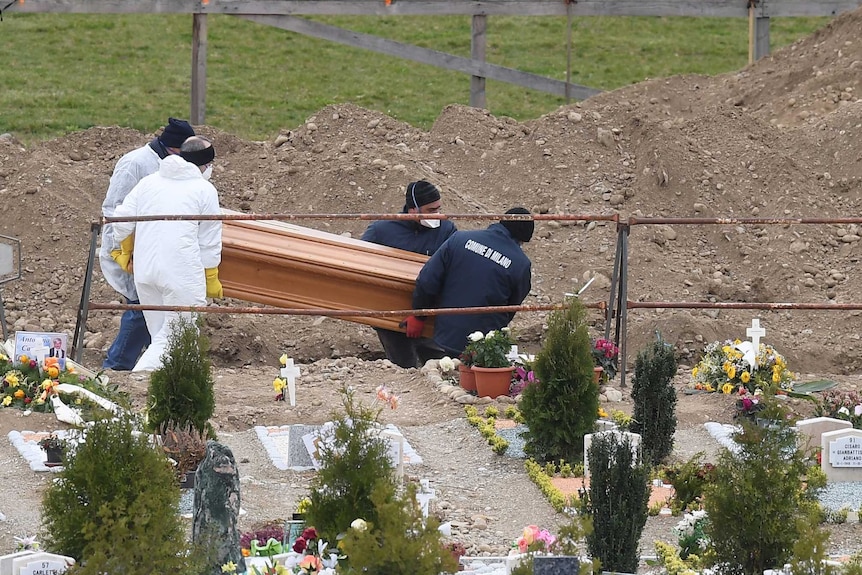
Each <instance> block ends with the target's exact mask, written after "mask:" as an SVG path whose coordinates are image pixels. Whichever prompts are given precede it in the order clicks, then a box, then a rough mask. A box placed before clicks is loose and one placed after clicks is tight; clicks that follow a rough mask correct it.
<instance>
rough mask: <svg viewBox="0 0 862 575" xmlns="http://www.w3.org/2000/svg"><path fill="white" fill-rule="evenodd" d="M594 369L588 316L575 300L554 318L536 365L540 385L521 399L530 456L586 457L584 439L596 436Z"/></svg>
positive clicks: (596, 399)
mask: <svg viewBox="0 0 862 575" xmlns="http://www.w3.org/2000/svg"><path fill="white" fill-rule="evenodd" d="M593 367H594V364H593V355H592V344H591V342H590V336H589V333H587V323H586V311H585V309H584V306H583V304H582V303H581V301H580V300H579V299H578V298H570V300H569V307H568V308H567V309H565V310H561V311H556V312H554V313H552V314H551V316H550V317H549V319H548V333H547V336H546V339H545V343H544V345H543V346H542V349H541V351H540V352H539V354H538V356H537V357H536V362H535V366H534V371H535V372H536V377H537V378H538V380H539V383H537V384H534V385H528V386H527V387H526V388H525V389H524V391H523V394H522V396H521V404H520V409H521V415H522V416H523V417H524V421H525V422H526V424H527V427H528V428H529V430H528V431H527V432H526V433H525V434H524V436H525V440H526V444H525V446H524V450H525V451H526V453H527V454H528V455H530V456H532V457H535V458H536V459H538V460H540V461H551V460H557V459H565V460H566V461H579V460H580V459H582V458H583V455H584V436H585V435H586V434H588V433H591V432H592V431H593V427H594V426H595V423H596V418H597V413H598V408H599V389H598V386H597V385H595V383H593Z"/></svg>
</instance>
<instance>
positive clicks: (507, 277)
mask: <svg viewBox="0 0 862 575" xmlns="http://www.w3.org/2000/svg"><path fill="white" fill-rule="evenodd" d="M506 213H507V214H513V215H524V216H529V215H530V212H529V210H526V209H524V208H512V209H511V210H509V211H507V212H506ZM533 229H534V223H533V221H532V220H523V221H521V220H502V221H500V222H496V223H493V224H491V225H490V226H488V227H487V228H486V229H484V230H471V231H458V232H455V234H454V235H452V237H450V238H449V239H448V240H447V241H446V243H445V244H443V245H442V246H441V247H440V249H439V250H437V251H436V252H435V253H434V255H433V256H431V259H430V260H428V261H427V262H426V263H425V265H424V266H423V267H422V270H421V271H420V272H419V277H417V278H416V287H415V288H414V289H413V309H426V308H428V309H430V308H436V309H443V308H463V307H484V306H506V305H520V304H521V303H522V302H523V301H524V298H526V297H527V294H529V293H530V274H531V263H530V259H529V258H528V257H527V255H526V254H525V253H524V251H523V250H522V249H521V245H522V244H523V243H525V242H529V241H530V239H531V238H532V237H533ZM513 317H515V314H514V313H513V312H498V313H482V314H469V315H465V314H441V315H438V316H436V318H435V320H434V343H435V344H437V345H438V346H439V347H440V348H441V351H440V356H439V357H443V356H444V355H448V356H449V357H453V358H454V357H458V356H459V355H460V354H461V352H463V351H464V348H465V347H466V346H467V336H468V335H469V334H471V333H473V332H476V331H481V332H482V333H488V332H489V331H491V330H496V329H500V328H503V327H506V326H507V325H509V322H510V321H512V318H513ZM423 327H424V318H423V317H421V316H415V315H411V316H409V317H408V318H407V337H419V336H420V335H421V333H422V328H423Z"/></svg>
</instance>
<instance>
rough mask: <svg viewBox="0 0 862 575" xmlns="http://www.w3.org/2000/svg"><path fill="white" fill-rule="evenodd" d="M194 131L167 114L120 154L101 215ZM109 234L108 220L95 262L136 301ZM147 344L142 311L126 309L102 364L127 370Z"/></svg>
mask: <svg viewBox="0 0 862 575" xmlns="http://www.w3.org/2000/svg"><path fill="white" fill-rule="evenodd" d="M194 135H195V131H194V128H192V127H191V125H190V124H189V123H188V122H186V121H185V120H178V119H176V118H168V123H167V124H166V125H165V128H164V130H162V133H161V134H160V135H158V136H156V137H155V138H153V139H152V140H151V141H150V143H149V144H147V145H145V146H142V147H140V148H138V149H136V150H132V151H131V152H129V153H128V154H126V155H124V156H123V157H122V158H120V161H119V162H117V165H116V167H115V168H114V173H113V174H112V175H111V183H110V185H109V186H108V193H107V194H106V195H105V201H104V202H102V215H103V216H107V217H111V216H113V215H114V210H116V209H117V206H119V205H120V204H122V203H123V200H124V199H126V196H127V195H128V194H129V192H131V191H132V188H134V187H135V186H136V185H137V184H138V182H140V181H141V180H143V179H144V178H146V177H147V176H149V175H150V174H155V173H156V172H157V171H159V160H161V159H162V158H166V157H167V156H169V155H171V154H179V153H180V146H182V145H183V142H185V141H186V140H187V139H188V138H189V137H190V136H194ZM113 238H114V233H113V228H112V226H111V224H105V225H104V226H102V245H101V246H100V248H99V266H100V267H101V268H102V275H103V276H105V280H106V281H107V282H108V283H109V284H111V287H113V288H114V289H115V290H117V291H118V292H119V293H120V294H122V296H123V297H124V298H125V300H126V302H127V303H130V304H137V303H140V301H138V292H137V290H135V279H134V278H133V277H132V275H131V274H129V273H127V272H126V271H125V270H123V269H121V268H120V266H118V265H117V263H116V262H115V261H114V260H113V259H112V258H111V249H112V247H113V243H114V242H113ZM127 251H131V250H130V249H129V250H127ZM148 345H150V332H149V331H147V322H146V320H144V314H143V312H141V311H140V310H131V309H130V310H126V311H125V312H123V315H122V317H121V318H120V329H119V330H118V331H117V337H115V338H114V342H113V343H112V344H111V346H110V347H109V348H108V353H107V354H106V355H105V361H104V362H103V363H102V367H103V368H104V369H113V370H116V371H128V370H130V369H132V368H133V367H135V364H136V363H137V362H138V358H139V357H141V354H142V353H143V351H144V348H145V347H147V346H148Z"/></svg>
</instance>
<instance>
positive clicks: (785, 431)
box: [704, 406, 825, 575]
mask: <svg viewBox="0 0 862 575" xmlns="http://www.w3.org/2000/svg"><path fill="white" fill-rule="evenodd" d="M779 407H780V406H779ZM776 415H777V414H776ZM774 421H783V420H782V418H781V417H780V416H779V417H777V418H776V419H775V420H774ZM741 423H742V429H743V431H742V432H741V433H739V434H737V435H736V437H735V439H736V442H737V443H738V444H739V445H740V447H741V448H740V452H739V453H732V452H730V451H729V450H726V449H725V450H723V451H722V453H721V454H720V455H719V461H718V464H717V465H716V468H715V476H714V480H713V482H712V483H709V484H707V485H706V486H704V508H705V509H706V512H707V514H708V515H709V524H708V526H707V535H708V536H709V538H710V540H711V541H712V547H713V549H714V551H715V560H716V563H718V564H722V565H723V572H726V573H728V574H729V575H741V574H750V575H760V573H763V571H764V570H765V569H770V568H774V567H780V566H781V565H784V564H785V563H787V560H788V559H789V558H790V555H791V551H792V549H793V546H794V543H795V542H797V541H798V540H799V539H800V537H801V535H802V534H803V533H805V529H807V528H806V527H805V526H806V525H811V524H813V523H816V521H817V519H816V517H817V509H818V507H819V505H818V501H817V494H818V492H819V491H820V490H821V489H822V488H823V487H824V486H825V477H824V476H823V474H822V473H820V472H819V471H820V469H819V467H818V468H812V469H809V464H810V462H809V460H808V458H807V456H806V454H805V453H803V451H802V450H801V449H800V448H799V446H798V445H797V442H796V441H797V440H796V434H795V433H794V432H793V430H792V429H791V428H789V427H788V426H787V425H784V424H780V425H773V426H770V427H766V428H764V427H757V426H755V425H754V424H752V423H750V422H748V421H747V420H742V422H741ZM764 486H768V487H769V488H768V489H764ZM805 534H806V535H807V536H809V537H810V533H805Z"/></svg>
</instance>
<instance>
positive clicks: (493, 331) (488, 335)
mask: <svg viewBox="0 0 862 575" xmlns="http://www.w3.org/2000/svg"><path fill="white" fill-rule="evenodd" d="M495 333H497V330H496V329H492V330H491V331H489V332H488V333H486V334H485V339H491V338H492V337H494V334H495Z"/></svg>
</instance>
